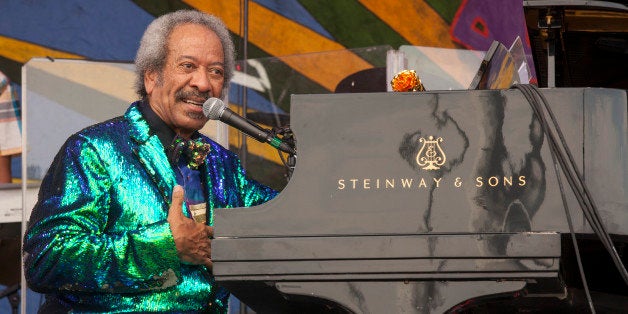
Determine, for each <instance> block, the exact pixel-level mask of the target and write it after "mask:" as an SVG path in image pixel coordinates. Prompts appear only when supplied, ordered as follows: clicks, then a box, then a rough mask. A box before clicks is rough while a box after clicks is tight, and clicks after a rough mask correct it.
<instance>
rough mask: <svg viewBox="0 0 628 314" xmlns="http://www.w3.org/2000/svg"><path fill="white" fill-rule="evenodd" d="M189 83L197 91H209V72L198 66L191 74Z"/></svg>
mask: <svg viewBox="0 0 628 314" xmlns="http://www.w3.org/2000/svg"><path fill="white" fill-rule="evenodd" d="M190 85H191V86H192V87H196V88H197V89H198V91H199V92H202V93H206V92H209V91H211V83H210V79H209V74H208V73H207V72H206V71H203V70H202V69H201V68H199V69H198V70H196V71H195V72H194V74H193V75H192V79H191V80H190Z"/></svg>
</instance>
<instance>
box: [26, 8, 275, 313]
mask: <svg viewBox="0 0 628 314" xmlns="http://www.w3.org/2000/svg"><path fill="white" fill-rule="evenodd" d="M233 50H234V49H233V43H232V42H231V40H230V38H229V33H228V31H227V29H226V27H225V26H224V24H223V23H222V22H221V21H220V20H219V19H217V18H216V17H213V16H210V15H207V14H203V13H201V12H197V11H188V10H186V11H177V12H174V13H170V14H167V15H164V16H161V17H159V18H158V19H156V20H155V21H154V22H153V23H151V24H150V25H149V26H148V28H147V30H146V32H145V33H144V36H143V37H142V41H141V44H140V47H139V50H138V52H137V57H136V60H135V63H136V68H137V74H138V80H137V83H136V85H137V86H136V87H137V92H138V94H139V95H140V97H141V100H139V101H137V102H135V103H133V104H131V106H130V107H129V109H128V110H127V112H126V113H125V115H124V116H122V117H117V118H114V119H112V120H109V121H105V122H103V123H99V124H96V125H94V126H91V127H87V128H85V129H84V130H82V131H80V132H78V133H77V134H75V135H72V136H71V137H70V138H69V139H68V140H67V141H66V143H65V144H64V145H63V147H62V148H61V150H60V152H59V153H58V154H57V156H56V157H55V159H54V161H53V162H52V165H51V167H50V170H49V171H48V173H47V174H46V176H45V178H44V180H43V182H42V185H41V189H40V194H39V199H38V203H37V204H36V205H35V208H34V209H33V212H32V215H31V217H30V221H29V223H28V230H27V231H26V234H25V237H24V255H25V265H24V267H25V274H26V278H27V282H28V285H29V287H30V288H31V289H32V290H34V291H37V292H41V293H45V294H46V302H45V304H44V305H43V306H42V307H41V308H40V312H42V313H53V312H55V313H56V312H59V311H63V312H68V311H72V312H73V313H80V312H143V313H145V312H169V313H173V312H176V313H224V312H226V311H227V298H228V293H227V291H225V290H224V289H222V288H220V287H218V286H216V285H215V283H214V279H213V276H212V273H211V265H212V262H211V242H210V241H211V237H212V235H213V229H212V227H211V226H212V223H213V221H212V217H213V215H212V212H213V209H214V208H226V207H244V206H252V205H257V204H260V203H263V202H265V201H268V200H269V199H271V198H273V197H274V196H275V195H276V191H273V190H271V189H270V188H268V187H266V186H263V185H261V184H260V183H258V182H256V181H254V180H251V179H249V178H247V177H246V175H245V173H244V171H243V169H242V167H241V165H240V162H239V160H238V159H237V157H236V155H235V154H233V153H231V152H230V151H228V150H226V149H225V148H223V147H221V146H220V145H218V144H216V143H215V142H213V141H211V140H210V139H208V138H206V137H204V136H202V135H201V134H200V133H198V130H199V129H201V128H202V127H203V125H204V124H205V123H206V122H207V118H206V117H205V116H204V115H203V111H202V104H203V103H204V101H205V100H206V99H208V98H209V97H222V96H223V93H224V90H225V87H226V86H227V84H228V83H229V80H230V78H231V77H232V75H233V67H234V52H233ZM193 149H196V150H193Z"/></svg>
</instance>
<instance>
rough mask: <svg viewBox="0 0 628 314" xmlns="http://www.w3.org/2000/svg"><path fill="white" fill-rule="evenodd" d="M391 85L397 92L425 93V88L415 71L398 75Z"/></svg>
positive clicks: (406, 71)
mask: <svg viewBox="0 0 628 314" xmlns="http://www.w3.org/2000/svg"><path fill="white" fill-rule="evenodd" d="M390 85H391V86H392V89H393V91H395V92H416V91H425V87H423V84H421V80H420V79H419V76H418V75H417V74H416V72H415V71H414V70H403V71H401V72H399V73H397V75H395V77H393V79H392V81H391V82H390Z"/></svg>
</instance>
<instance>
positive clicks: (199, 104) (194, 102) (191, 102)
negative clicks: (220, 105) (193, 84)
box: [183, 99, 205, 106]
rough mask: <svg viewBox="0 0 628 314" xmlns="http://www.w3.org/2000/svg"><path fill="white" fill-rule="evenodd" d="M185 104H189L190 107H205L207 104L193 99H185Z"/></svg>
mask: <svg viewBox="0 0 628 314" xmlns="http://www.w3.org/2000/svg"><path fill="white" fill-rule="evenodd" d="M183 102H185V103H188V104H190V105H195V106H203V103H205V101H201V102H198V101H195V100H191V99H184V100H183Z"/></svg>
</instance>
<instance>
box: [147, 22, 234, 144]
mask: <svg viewBox="0 0 628 314" xmlns="http://www.w3.org/2000/svg"><path fill="white" fill-rule="evenodd" d="M224 73H225V69H224V55H223V50H222V44H221V43H220V39H219V38H218V36H216V34H215V33H214V32H212V31H211V30H209V29H207V28H206V27H204V26H201V25H196V24H183V25H179V26H177V27H175V28H174V29H173V30H172V32H171V33H170V37H169V38H168V53H167V56H166V62H165V65H164V68H163V71H162V73H159V72H157V71H154V72H148V73H146V75H145V76H144V84H145V85H146V92H147V93H148V101H149V104H150V106H151V108H152V109H153V110H154V111H155V113H156V114H157V115H158V116H159V117H160V118H161V119H162V120H163V121H164V122H165V123H166V124H167V125H169V126H170V127H171V128H172V129H173V130H174V131H175V132H176V133H177V134H179V135H181V136H183V137H186V138H187V137H189V136H190V135H191V134H192V133H193V132H194V131H197V130H200V129H201V128H202V127H203V126H204V125H205V123H206V122H207V120H208V119H207V118H206V117H205V116H204V115H203V103H204V102H205V100H206V99H207V98H209V97H220V96H221V93H222V87H223V84H224V82H225V76H224Z"/></svg>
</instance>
